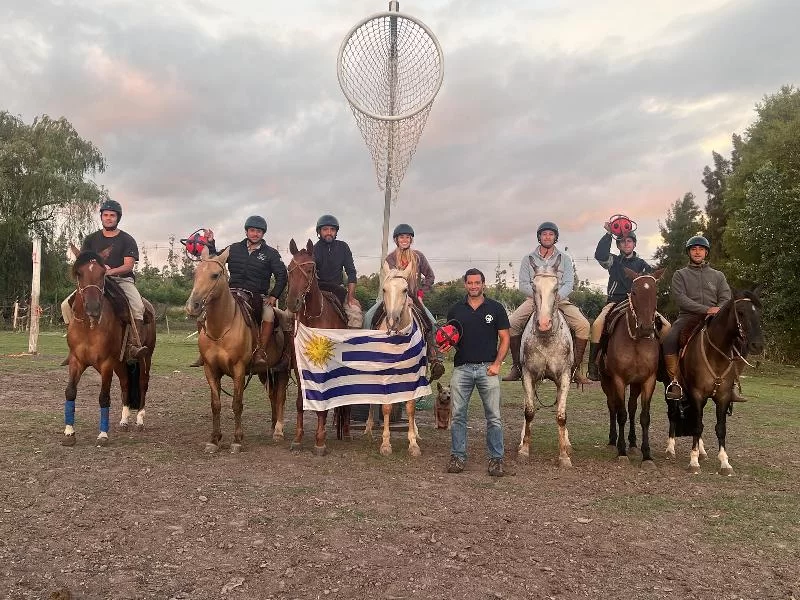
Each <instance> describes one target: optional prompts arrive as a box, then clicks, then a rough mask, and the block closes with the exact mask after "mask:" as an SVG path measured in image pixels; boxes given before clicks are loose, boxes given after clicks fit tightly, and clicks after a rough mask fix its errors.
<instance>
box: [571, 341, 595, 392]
mask: <svg viewBox="0 0 800 600" xmlns="http://www.w3.org/2000/svg"><path fill="white" fill-rule="evenodd" d="M588 343H589V340H582V339H580V338H575V360H573V361H572V383H578V384H580V385H588V384H591V383H592V380H591V379H586V377H584V375H583V373H581V363H582V362H583V354H584V353H585V352H586V344H588Z"/></svg>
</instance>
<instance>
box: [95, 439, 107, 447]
mask: <svg viewBox="0 0 800 600" xmlns="http://www.w3.org/2000/svg"><path fill="white" fill-rule="evenodd" d="M95 446H96V447H97V448H105V447H106V446H108V438H107V437H99V438H97V441H96V442H95Z"/></svg>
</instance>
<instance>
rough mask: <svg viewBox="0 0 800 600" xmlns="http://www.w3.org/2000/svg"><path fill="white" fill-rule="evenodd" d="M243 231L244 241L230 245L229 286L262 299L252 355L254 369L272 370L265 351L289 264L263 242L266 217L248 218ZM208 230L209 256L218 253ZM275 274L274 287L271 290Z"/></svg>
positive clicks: (212, 234) (199, 362) (198, 363)
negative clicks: (259, 328)
mask: <svg viewBox="0 0 800 600" xmlns="http://www.w3.org/2000/svg"><path fill="white" fill-rule="evenodd" d="M244 230H245V232H246V234H247V236H246V237H245V239H243V240H242V241H241V242H237V243H235V244H231V245H230V252H229V253H228V263H227V264H228V270H229V271H230V275H231V278H230V281H229V282H228V286H229V287H230V288H240V289H244V290H247V291H248V292H250V293H251V294H253V297H254V298H260V299H261V302H262V309H261V332H260V335H259V343H258V349H257V350H256V352H255V354H254V355H253V369H252V370H253V371H264V370H266V369H267V368H268V367H269V364H268V363H267V354H266V348H267V345H268V344H269V341H270V339H271V337H272V331H273V329H274V327H275V319H276V318H277V317H276V315H275V311H274V310H273V307H275V306H276V305H277V304H278V298H280V295H281V294H282V293H283V289H284V288H285V287H286V277H287V274H286V265H284V264H283V260H281V255H280V254H279V253H278V251H277V250H276V249H275V248H273V247H271V246H268V245H267V243H266V242H265V241H264V239H263V238H264V234H266V233H267V221H266V220H265V219H264V217H261V216H258V215H254V216H251V217H248V218H247V220H246V221H245V222H244ZM205 231H206V240H207V242H208V251H209V254H218V252H217V250H216V246H215V244H214V232H213V231H211V230H210V229H208V228H207V227H206V228H205ZM273 275H274V276H275V285H274V286H273V287H272V289H271V290H269V284H270V281H271V279H272V276H273ZM268 290H269V291H268ZM201 364H203V363H202V357H201V358H200V359H198V360H197V362H196V363H195V365H198V366H199V365H201ZM195 365H192V366H195ZM278 368H280V367H278Z"/></svg>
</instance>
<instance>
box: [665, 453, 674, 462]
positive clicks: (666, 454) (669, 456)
mask: <svg viewBox="0 0 800 600" xmlns="http://www.w3.org/2000/svg"><path fill="white" fill-rule="evenodd" d="M664 457H665V458H666V459H667V460H675V453H674V452H666V453H665V454H664Z"/></svg>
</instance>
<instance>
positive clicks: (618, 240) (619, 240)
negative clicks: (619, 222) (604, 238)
mask: <svg viewBox="0 0 800 600" xmlns="http://www.w3.org/2000/svg"><path fill="white" fill-rule="evenodd" d="M625 238H631V239H632V240H633V243H634V244H635V243H636V233H634V232H633V231H629V232H628V233H626V234H624V235H623V236H622V237H620V238H618V239H617V247H619V245H620V242H622V240H624V239H625Z"/></svg>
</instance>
